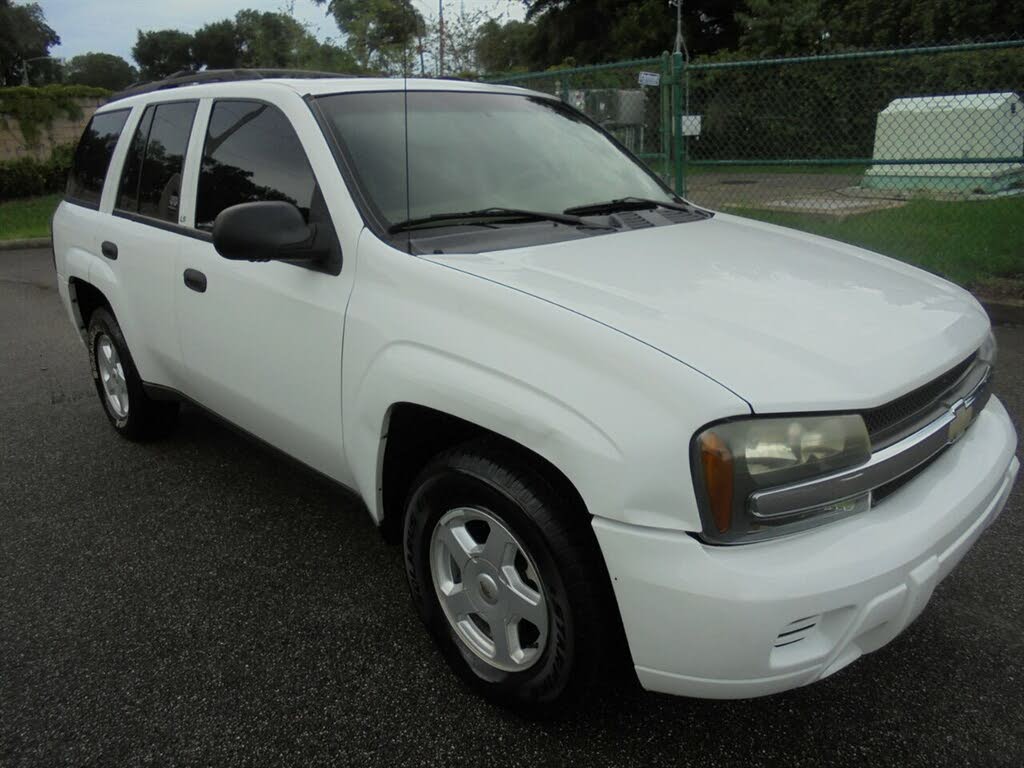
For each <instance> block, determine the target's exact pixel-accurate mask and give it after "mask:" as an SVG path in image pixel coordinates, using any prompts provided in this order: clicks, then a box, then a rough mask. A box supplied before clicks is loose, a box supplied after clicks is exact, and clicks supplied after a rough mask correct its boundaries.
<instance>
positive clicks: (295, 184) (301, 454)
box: [176, 99, 354, 482]
mask: <svg viewBox="0 0 1024 768" xmlns="http://www.w3.org/2000/svg"><path fill="white" fill-rule="evenodd" d="M205 111H206V110H204V112H205ZM202 143H203V150H202V156H201V161H200V164H199V168H198V174H197V176H198V180H197V184H196V188H195V219H194V222H195V230H196V237H193V238H189V239H188V242H187V243H185V244H183V246H182V250H181V257H180V258H181V260H180V261H179V265H178V266H179V278H178V285H177V289H176V290H177V291H178V297H179V298H178V302H177V314H178V327H179V332H180V334H181V347H182V351H183V357H184V361H185V369H186V375H187V381H188V387H189V390H188V391H187V392H186V394H188V395H189V396H190V397H192V398H193V399H195V400H196V401H197V402H199V403H200V404H201V405H203V406H205V407H207V408H209V409H210V410H212V411H214V412H215V413H217V414H219V415H220V416H222V417H224V418H226V419H227V420H228V421H230V422H232V423H234V424H236V425H237V426H240V427H242V428H243V429H245V430H246V431H248V432H250V433H252V434H254V435H256V436H257V437H259V438H261V439H263V440H265V441H266V442H268V443H270V444H271V445H273V446H275V447H276V448H279V449H281V450H283V451H285V452H286V453H288V454H290V455H291V456H294V457H295V458H297V459H299V460H300V461H302V462H304V463H306V464H308V465H310V466H312V467H313V468H315V469H317V470H320V471H321V472H323V473H325V474H327V475H328V476H330V477H333V478H335V479H337V480H340V481H342V482H344V481H346V480H347V477H346V472H347V470H346V469H345V466H344V461H343V454H342V446H341V439H342V436H341V350H342V337H343V332H344V322H345V306H346V303H347V301H348V295H349V292H350V290H351V287H352V280H351V276H352V274H353V272H354V269H353V268H352V267H353V266H354V265H347V266H348V268H342V266H341V253H340V251H338V252H336V253H335V254H334V258H333V261H332V263H331V264H322V265H300V264H289V263H284V262H276V261H272V262H264V263H259V262H247V261H229V260H227V259H224V258H222V257H221V256H220V255H219V254H218V253H217V252H216V251H215V250H214V247H213V243H212V240H211V239H210V237H209V232H210V231H211V230H212V227H213V221H214V219H215V218H216V217H217V214H218V213H220V212H221V211H222V210H223V209H224V208H227V207H229V206H232V205H236V204H238V203H245V202H253V201H259V200H286V201H290V202H293V203H294V204H295V205H296V206H297V207H298V208H299V209H300V210H301V211H302V213H303V215H304V216H305V217H306V218H307V221H309V220H310V219H311V218H312V220H313V221H315V222H317V223H318V225H319V226H325V225H326V226H331V217H330V215H329V213H328V211H327V208H326V205H325V204H324V200H323V196H322V194H321V193H320V187H319V186H318V184H317V180H316V177H315V175H314V173H313V171H312V168H311V167H310V163H309V160H308V159H307V155H306V153H305V152H304V150H303V147H302V144H301V143H300V141H299V138H298V136H297V135H296V132H295V129H294V127H293V125H292V124H291V123H290V121H289V119H288V117H287V116H286V115H285V114H284V113H283V112H282V111H281V110H280V109H278V108H277V107H276V106H273V105H270V104H267V103H264V102H260V101H255V100H253V101H248V100H236V99H225V100H216V101H214V102H213V103H212V105H211V106H210V109H209V121H208V124H207V128H206V131H205V136H204V137H203V142H202ZM335 239H336V238H335Z"/></svg>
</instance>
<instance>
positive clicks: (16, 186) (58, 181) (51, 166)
mask: <svg viewBox="0 0 1024 768" xmlns="http://www.w3.org/2000/svg"><path fill="white" fill-rule="evenodd" d="M74 150H75V148H74V145H72V144H65V145H62V146H59V147H54V148H53V154H51V155H50V157H49V158H48V159H46V160H36V159H35V158H32V157H21V158H18V159H17V160H8V161H7V162H0V201H2V200H10V199H12V198H16V197H32V196H33V195H45V194H48V193H51V192H62V191H63V190H64V185H65V183H66V182H67V178H68V171H69V170H70V169H71V157H72V154H73V153H74Z"/></svg>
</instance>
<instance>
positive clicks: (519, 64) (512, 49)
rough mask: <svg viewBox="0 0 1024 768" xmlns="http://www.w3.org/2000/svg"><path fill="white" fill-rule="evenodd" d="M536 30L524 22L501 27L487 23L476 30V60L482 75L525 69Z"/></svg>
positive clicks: (505, 24)
mask: <svg viewBox="0 0 1024 768" xmlns="http://www.w3.org/2000/svg"><path fill="white" fill-rule="evenodd" d="M536 34H537V27H536V26H534V25H533V24H531V23H529V22H526V21H516V20H512V21H507V22H505V23H504V24H501V23H499V22H498V21H497V20H495V19H489V20H488V21H486V22H484V24H483V25H481V27H480V33H479V36H478V37H477V41H476V57H477V60H478V61H479V63H480V66H481V67H482V68H483V70H484V72H514V71H516V70H525V69H528V68H529V67H530V65H531V63H532V62H531V59H530V51H531V50H532V48H533V45H534V37H535V36H536Z"/></svg>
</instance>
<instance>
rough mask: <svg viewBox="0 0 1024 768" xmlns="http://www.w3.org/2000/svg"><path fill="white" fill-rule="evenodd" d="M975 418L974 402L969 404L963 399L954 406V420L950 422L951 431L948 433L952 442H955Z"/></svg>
mask: <svg viewBox="0 0 1024 768" xmlns="http://www.w3.org/2000/svg"><path fill="white" fill-rule="evenodd" d="M973 420H974V403H971V405H967V404H966V403H965V402H964V401H963V400H961V401H960V402H959V403H957V404H956V405H954V406H953V420H952V421H951V422H950V423H949V431H948V432H947V433H946V436H947V438H948V439H949V442H950V443H955V442H956V441H957V440H959V439H960V438H961V437H963V434H964V432H966V431H967V428H968V427H969V426H970V425H971V422H972V421H973Z"/></svg>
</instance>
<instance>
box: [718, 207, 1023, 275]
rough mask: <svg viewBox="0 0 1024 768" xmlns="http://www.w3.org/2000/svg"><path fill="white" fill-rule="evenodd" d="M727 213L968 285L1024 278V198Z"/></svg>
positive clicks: (749, 209) (739, 210)
mask: <svg viewBox="0 0 1024 768" xmlns="http://www.w3.org/2000/svg"><path fill="white" fill-rule="evenodd" d="M729 212H730V213H736V214H739V215H740V216H749V217H751V218H754V219H760V220H761V221H767V222H771V223H772V224H781V225H782V226H785V227H793V228H795V229H802V230H805V231H807V232H813V233H815V234H818V235H824V236H825V237H832V238H835V239H836V240H843V241H845V242H848V243H853V244H854V245H859V246H862V247H864V248H868V249H870V250H873V251H877V252H879V253H883V254H885V255H886V256H892V257H894V258H897V259H900V260H901V261H906V262H908V263H910V264H914V265H915V266H918V267H923V268H924V269H927V270H929V271H930V272H934V273H936V274H939V275H942V276H943V277H946V278H949V279H950V280H953V281H955V282H958V283H960V284H961V285H965V286H974V285H977V284H978V283H979V282H981V281H983V280H985V279H987V278H993V277H1021V276H1024V197H1012V198H1002V199H999V200H984V201H963V202H941V201H935V200H912V201H910V202H909V203H907V204H906V205H905V206H901V207H899V208H888V209H886V210H882V211H874V212H872V213H862V214H857V215H854V216H848V217H846V218H837V217H835V216H827V215H821V214H811V213H790V212H781V211H766V210H763V209H754V208H742V209H741V208H730V209H729Z"/></svg>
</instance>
